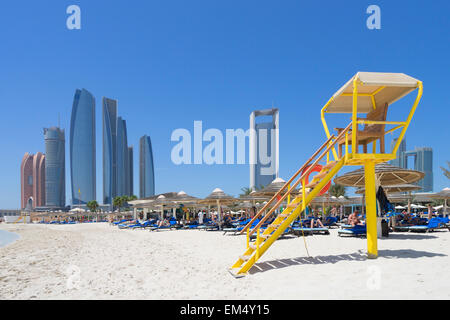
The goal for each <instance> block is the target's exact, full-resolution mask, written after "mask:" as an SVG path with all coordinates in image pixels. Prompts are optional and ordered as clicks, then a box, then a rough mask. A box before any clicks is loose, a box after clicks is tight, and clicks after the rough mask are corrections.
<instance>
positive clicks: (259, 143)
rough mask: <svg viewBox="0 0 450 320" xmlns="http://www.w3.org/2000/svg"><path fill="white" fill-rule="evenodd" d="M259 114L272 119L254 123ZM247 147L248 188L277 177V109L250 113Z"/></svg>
mask: <svg viewBox="0 0 450 320" xmlns="http://www.w3.org/2000/svg"><path fill="white" fill-rule="evenodd" d="M260 116H271V117H272V121H270V122H259V123H256V118H257V117H260ZM249 149H250V151H249V160H250V188H251V189H253V190H255V189H256V188H260V187H262V186H267V185H268V184H269V183H271V182H272V181H273V180H275V179H276V178H278V168H279V152H278V149H279V112H278V109H276V108H273V109H266V110H256V111H253V112H252V113H251V114H250V139H249Z"/></svg>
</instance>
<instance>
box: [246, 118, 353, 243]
mask: <svg viewBox="0 0 450 320" xmlns="http://www.w3.org/2000/svg"><path fill="white" fill-rule="evenodd" d="M350 126H351V124H349V125H348V126H347V127H346V128H345V129H344V130H343V131H342V132H341V133H340V134H339V135H338V136H337V137H336V138H335V139H334V136H331V137H330V138H328V140H327V141H326V142H325V143H324V144H323V145H322V146H321V147H320V148H319V149H318V150H317V151H316V152H315V153H314V154H313V156H312V157H311V158H309V159H308V161H306V162H305V164H304V165H303V166H302V167H301V168H300V169H299V170H298V171H297V172H296V173H295V174H294V175H293V176H292V177H291V178H290V179H289V180H288V182H286V183H285V185H284V186H283V187H282V188H281V189H280V190H278V192H277V193H276V194H275V195H274V196H273V197H272V198H271V199H270V200H269V201H268V202H267V204H266V205H265V206H264V207H263V208H262V209H261V210H260V211H259V212H258V213H257V214H256V215H255V216H254V217H253V219H252V220H251V221H250V222H249V223H248V224H247V225H246V226H245V227H244V228H243V229H242V231H241V232H240V234H242V233H244V232H246V230H247V229H249V228H250V226H251V225H252V224H253V222H254V221H255V220H256V219H257V218H258V217H260V216H261V215H262V214H263V213H264V211H265V210H266V209H267V208H268V207H269V206H270V205H271V204H272V203H273V202H274V200H275V199H276V198H278V197H279V196H280V195H281V194H282V193H283V191H285V190H286V192H285V193H284V194H283V195H282V196H281V198H280V199H279V200H278V201H277V202H276V204H275V205H274V206H273V207H272V208H271V209H270V210H269V211H268V212H267V213H266V215H265V216H264V217H263V218H262V219H261V220H260V221H259V223H258V224H257V225H256V226H255V227H254V228H253V229H252V230H250V232H247V237H250V236H251V235H252V234H253V233H254V232H255V231H256V230H258V229H259V228H260V227H261V226H262V225H263V224H264V222H265V221H266V220H267V219H268V218H269V217H270V215H271V214H272V213H273V212H274V211H275V210H276V209H277V208H278V207H279V206H280V205H281V203H283V201H284V200H285V199H286V198H287V197H288V196H289V195H290V193H291V192H292V191H293V190H295V188H296V187H297V186H298V185H299V184H300V183H302V193H303V195H302V197H303V199H304V197H305V193H306V191H305V179H306V177H307V176H308V175H309V174H310V172H311V171H312V169H313V168H314V167H315V166H316V165H317V164H318V163H319V161H320V160H322V158H323V157H324V156H325V155H327V154H329V151H330V150H332V148H333V147H334V145H335V144H336V142H337V141H339V140H340V139H341V138H342V137H343V136H344V135H345V134H347V132H348V130H349V129H350ZM326 145H328V147H327V148H326V149H325V150H324V151H323V152H322V154H320V156H318V157H317V155H318V154H319V153H320V152H321V151H322V150H323V148H325V146H326ZM316 157H317V158H316ZM315 158H316V160H315V161H314V162H313V163H312V164H311V161H312V160H313V159H315ZM310 164H311V165H310ZM308 165H309V167H308V168H307V166H308ZM305 168H307V169H306V171H305V172H303V173H302V175H301V176H300V178H298V180H297V181H296V182H295V183H294V184H293V185H292V186H290V184H291V183H292V181H294V180H295V178H296V177H297V176H298V175H299V174H300V173H301V172H302V171H303V170H304V169H305ZM289 186H290V187H289Z"/></svg>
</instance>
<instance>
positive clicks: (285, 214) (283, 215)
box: [278, 213, 289, 218]
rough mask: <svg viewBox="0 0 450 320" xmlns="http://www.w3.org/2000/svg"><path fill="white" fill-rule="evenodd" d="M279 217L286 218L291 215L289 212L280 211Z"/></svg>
mask: <svg viewBox="0 0 450 320" xmlns="http://www.w3.org/2000/svg"><path fill="white" fill-rule="evenodd" d="M278 217H280V218H286V217H289V214H287V213H280V214H279V215H278Z"/></svg>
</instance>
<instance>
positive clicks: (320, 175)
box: [314, 170, 328, 180]
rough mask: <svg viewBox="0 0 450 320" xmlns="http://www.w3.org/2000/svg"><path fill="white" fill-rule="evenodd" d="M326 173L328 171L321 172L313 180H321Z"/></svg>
mask: <svg viewBox="0 0 450 320" xmlns="http://www.w3.org/2000/svg"><path fill="white" fill-rule="evenodd" d="M327 173H328V171H326V170H322V171H321V172H319V173H318V174H316V175H315V176H314V180H320V179H322V178H323V177H325V176H326V175H327Z"/></svg>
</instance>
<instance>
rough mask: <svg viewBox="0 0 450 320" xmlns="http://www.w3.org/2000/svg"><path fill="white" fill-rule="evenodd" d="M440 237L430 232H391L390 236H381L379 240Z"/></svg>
mask: <svg viewBox="0 0 450 320" xmlns="http://www.w3.org/2000/svg"><path fill="white" fill-rule="evenodd" d="M437 238H438V237H436V236H433V235H429V234H420V233H410V232H405V233H389V237H388V238H381V239H379V240H425V239H437Z"/></svg>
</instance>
